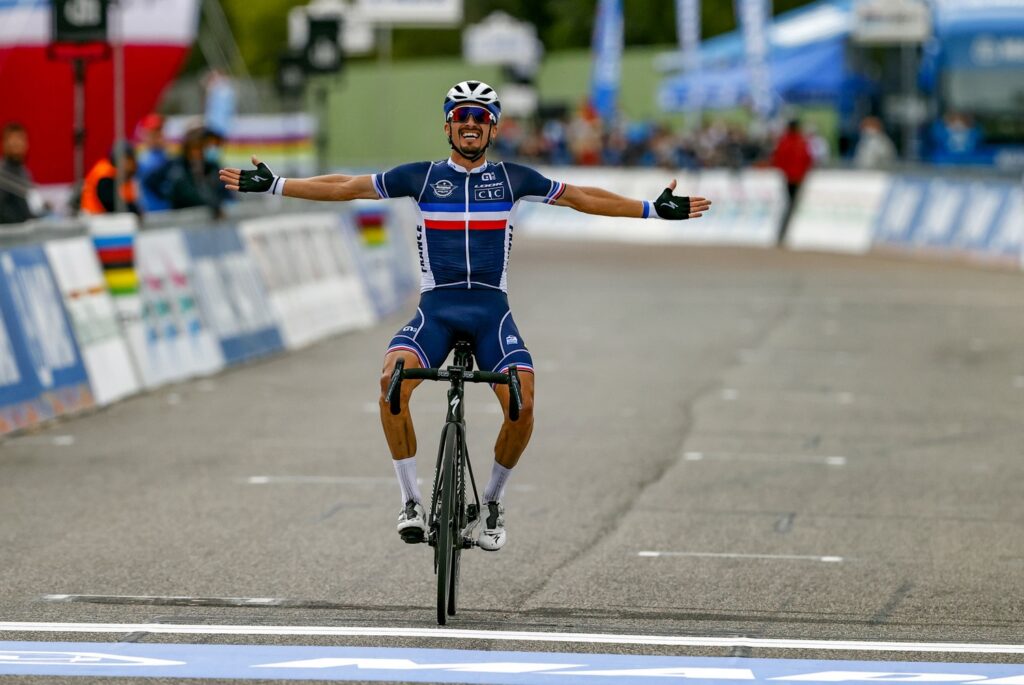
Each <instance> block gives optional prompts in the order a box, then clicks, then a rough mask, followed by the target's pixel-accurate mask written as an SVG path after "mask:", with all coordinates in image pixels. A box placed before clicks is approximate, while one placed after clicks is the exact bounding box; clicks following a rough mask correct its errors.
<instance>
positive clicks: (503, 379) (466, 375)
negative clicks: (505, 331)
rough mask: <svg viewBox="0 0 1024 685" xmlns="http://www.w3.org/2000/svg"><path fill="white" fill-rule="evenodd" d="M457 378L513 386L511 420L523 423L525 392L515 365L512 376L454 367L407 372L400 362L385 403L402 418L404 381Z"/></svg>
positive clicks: (510, 370)
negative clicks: (520, 419)
mask: <svg viewBox="0 0 1024 685" xmlns="http://www.w3.org/2000/svg"><path fill="white" fill-rule="evenodd" d="M457 376H458V377H461V378H462V380H463V381H465V382H468V383H494V384H497V385H507V386H509V407H508V417H509V419H511V420H512V421H518V420H519V409H520V408H521V407H522V406H523V391H522V387H521V385H520V382H519V372H518V370H517V369H516V367H515V365H512V366H510V367H509V369H508V373H492V372H490V371H464V370H462V369H460V368H458V367H451V366H449V367H448V368H447V369H407V368H405V360H404V359H399V360H398V361H396V362H395V369H394V371H392V372H391V382H390V383H389V384H388V391H387V393H385V395H384V401H385V402H387V403H388V404H389V405H391V413H392V414H399V413H401V411H402V405H401V401H402V381H403V380H405V379H409V380H424V381H445V380H451V379H452V378H455V377H457Z"/></svg>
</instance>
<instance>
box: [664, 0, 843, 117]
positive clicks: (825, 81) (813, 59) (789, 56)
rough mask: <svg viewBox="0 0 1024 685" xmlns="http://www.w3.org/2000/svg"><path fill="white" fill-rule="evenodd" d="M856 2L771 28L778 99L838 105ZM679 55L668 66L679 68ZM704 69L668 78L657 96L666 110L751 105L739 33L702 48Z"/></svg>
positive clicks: (820, 8)
mask: <svg viewBox="0 0 1024 685" xmlns="http://www.w3.org/2000/svg"><path fill="white" fill-rule="evenodd" d="M852 23H853V17H852V0H821V1H820V2H817V3H814V4H811V5H808V6H806V7H803V8H801V9H799V10H794V11H792V12H787V13H785V14H782V15H780V16H778V17H775V19H774V20H773V21H772V23H771V25H770V27H769V37H770V40H769V45H770V52H769V58H768V69H769V73H770V74H771V80H772V88H773V90H774V92H775V95H776V96H777V97H778V98H780V99H782V100H784V101H786V102H835V101H837V100H838V99H839V97H840V95H841V93H842V90H843V87H844V85H845V84H846V83H847V81H848V74H847V70H846V65H845V57H844V53H845V44H846V42H847V40H848V38H849V35H850V30H851V28H852ZM679 64H680V60H679V59H678V55H673V56H671V57H669V59H668V61H667V63H665V64H664V66H666V67H668V68H669V69H671V68H673V67H674V66H678V65H679ZM701 65H702V66H701V69H700V70H699V71H698V72H696V73H681V74H676V75H673V76H669V77H667V78H666V79H665V80H663V81H662V83H661V87H660V88H659V91H658V100H659V104H660V105H661V107H662V109H664V110H668V111H681V110H686V109H689V107H690V98H691V97H693V96H694V94H695V90H696V92H697V93H699V94H700V106H701V108H705V109H723V108H730V107H736V106H739V105H742V104H743V103H744V102H748V101H749V100H750V77H749V72H748V70H747V67H746V63H745V61H744V54H743V39H742V37H741V35H740V32H739V31H733V32H732V33H729V34H725V35H723V36H718V37H716V38H713V39H711V40H709V41H707V42H706V43H705V44H704V45H703V46H702V47H701Z"/></svg>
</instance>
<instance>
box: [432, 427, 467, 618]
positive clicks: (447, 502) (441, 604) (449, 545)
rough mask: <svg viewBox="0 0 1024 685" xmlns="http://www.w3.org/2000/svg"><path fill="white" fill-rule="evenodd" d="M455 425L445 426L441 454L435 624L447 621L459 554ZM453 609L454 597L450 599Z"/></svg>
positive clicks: (456, 431) (456, 434)
mask: <svg viewBox="0 0 1024 685" xmlns="http://www.w3.org/2000/svg"><path fill="white" fill-rule="evenodd" d="M458 443H459V438H458V428H456V427H455V426H453V425H448V426H447V427H446V429H445V437H444V451H443V453H442V456H441V506H440V511H439V512H438V514H439V517H438V521H437V549H436V552H437V623H438V624H439V625H442V626H443V625H445V624H446V623H447V622H448V608H449V597H452V595H451V594H450V593H451V589H452V586H453V584H455V583H453V578H457V577H458V575H457V570H456V568H457V566H458V557H457V556H456V553H455V545H456V544H459V545H460V546H461V544H462V540H461V539H460V531H459V530H458V529H457V525H458V516H457V512H456V504H457V501H456V500H457V499H458V487H457V483H456V482H455V478H456V475H455V473H456V452H457V450H458ZM452 613H455V612H454V599H453V601H452Z"/></svg>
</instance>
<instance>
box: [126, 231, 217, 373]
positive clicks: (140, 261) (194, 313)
mask: <svg viewBox="0 0 1024 685" xmlns="http://www.w3.org/2000/svg"><path fill="white" fill-rule="evenodd" d="M135 253H136V254H135V268H136V271H137V272H138V276H139V292H138V295H136V296H134V297H125V298H122V301H123V302H124V307H125V310H129V311H128V318H127V322H128V326H127V327H126V331H127V334H128V344H129V346H130V348H131V350H132V354H133V355H135V359H136V361H137V362H138V365H139V369H140V371H141V373H142V380H143V383H144V384H145V385H146V387H155V386H158V385H161V384H163V383H168V382H171V381H178V380H183V379H186V378H191V377H193V376H202V375H207V374H210V373H213V372H214V371H217V370H218V369H220V368H222V367H223V366H224V357H223V356H222V355H221V351H220V345H219V344H218V343H217V339H216V338H215V337H214V335H213V333H211V332H210V329H209V328H208V327H207V326H206V324H205V323H204V322H203V320H202V317H201V316H200V313H199V307H198V306H197V304H196V295H195V290H194V289H193V285H192V268H191V267H192V265H191V262H190V260H189V257H188V251H187V250H186V249H185V239H184V238H183V237H182V234H181V231H179V230H176V229H167V230H161V231H151V232H146V233H142V234H140V235H139V237H138V238H137V239H136V241H135Z"/></svg>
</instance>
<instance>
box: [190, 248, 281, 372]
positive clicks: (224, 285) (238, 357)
mask: <svg viewBox="0 0 1024 685" xmlns="http://www.w3.org/2000/svg"><path fill="white" fill-rule="evenodd" d="M185 242H186V244H187V245H188V251H189V254H190V255H191V256H192V264H193V272H192V279H193V282H194V284H195V292H196V296H197V297H198V299H199V308H200V310H201V311H202V313H203V319H204V320H205V321H206V322H207V323H208V325H209V327H210V330H211V331H212V332H213V333H214V335H216V336H217V340H218V341H219V342H220V346H221V351H222V352H223V354H224V361H225V362H226V363H227V364H229V365H231V364H239V363H241V362H244V361H248V360H250V359H255V358H258V357H262V356H265V355H268V354H271V353H274V352H279V351H281V350H283V349H284V341H283V340H282V338H281V333H280V332H279V330H278V327H277V320H276V318H275V317H274V313H273V311H272V310H271V308H270V298H269V297H268V295H267V290H266V287H265V286H264V284H263V280H262V279H261V278H260V275H259V273H258V271H257V270H256V265H255V264H253V262H252V259H251V258H250V256H249V254H248V253H247V252H246V251H245V249H244V248H243V246H242V240H241V238H239V236H238V232H237V231H236V230H235V229H234V228H210V229H201V230H193V231H187V232H185Z"/></svg>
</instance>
